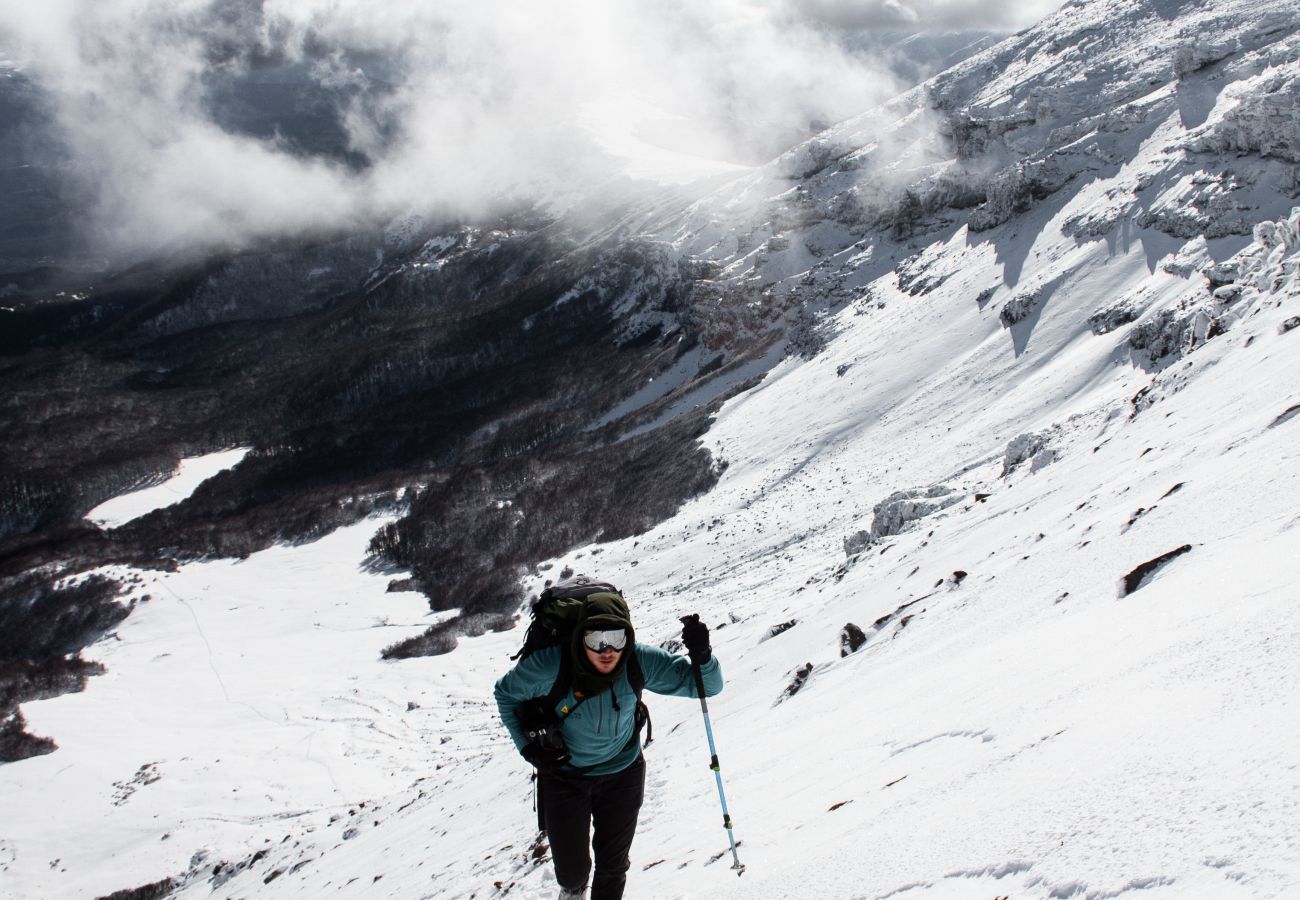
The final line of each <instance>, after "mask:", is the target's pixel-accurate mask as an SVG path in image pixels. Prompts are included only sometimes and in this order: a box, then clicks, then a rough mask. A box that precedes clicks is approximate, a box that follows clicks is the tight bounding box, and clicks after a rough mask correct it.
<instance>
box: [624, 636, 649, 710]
mask: <svg viewBox="0 0 1300 900" xmlns="http://www.w3.org/2000/svg"><path fill="white" fill-rule="evenodd" d="M627 682H628V684H630V685H631V686H632V690H633V692H635V694H636V699H637V702H638V703H639V702H641V693H642V692H643V691H644V690H645V673H644V672H642V671H641V657H640V656H638V655H637V652H636V643H635V642H633V644H632V658H631V659H629V660H628V661H627Z"/></svg>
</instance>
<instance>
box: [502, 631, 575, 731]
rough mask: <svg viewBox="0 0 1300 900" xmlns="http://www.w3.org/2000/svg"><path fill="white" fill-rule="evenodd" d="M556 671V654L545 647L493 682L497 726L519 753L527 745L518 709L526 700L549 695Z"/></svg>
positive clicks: (557, 664) (558, 660)
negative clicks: (506, 733)
mask: <svg viewBox="0 0 1300 900" xmlns="http://www.w3.org/2000/svg"><path fill="white" fill-rule="evenodd" d="M559 670H560V657H559V651H558V650H556V649H551V648H548V649H546V650H540V651H538V652H537V653H534V654H533V655H532V656H530V657H528V658H527V659H524V660H521V661H520V662H519V665H517V666H515V667H514V668H513V669H511V670H510V671H509V672H507V673H506V674H504V675H502V676H501V677H500V678H499V679H497V683H496V687H495V688H494V689H493V691H492V693H493V696H495V697H496V701H497V710H498V711H499V712H500V714H501V723H502V724H503V725H505V726H506V731H508V732H510V739H511V740H513V741H514V742H515V748H516V749H517V750H523V749H524V746H525V745H526V744H527V743H528V738H526V737H525V736H524V728H523V725H522V724H520V722H519V707H520V706H522V705H523V703H524V701H526V700H531V699H532V698H534V697H541V696H544V695H545V694H547V693H549V692H550V690H551V685H553V684H554V683H555V676H556V675H558V674H559Z"/></svg>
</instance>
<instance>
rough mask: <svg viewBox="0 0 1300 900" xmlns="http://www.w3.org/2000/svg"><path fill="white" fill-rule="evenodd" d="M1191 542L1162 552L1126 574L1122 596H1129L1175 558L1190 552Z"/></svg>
mask: <svg viewBox="0 0 1300 900" xmlns="http://www.w3.org/2000/svg"><path fill="white" fill-rule="evenodd" d="M1191 549H1192V545H1191V544H1183V546H1181V547H1179V548H1178V549H1177V550H1170V551H1169V552H1168V553H1162V554H1161V555H1159V556H1157V557H1156V558H1155V559H1149V560H1147V561H1146V562H1144V563H1143V564H1142V565H1140V566H1138V567H1137V568H1136V569H1134V570H1133V571H1131V572H1129V573H1128V574H1127V575H1125V576H1124V586H1123V589H1122V590H1121V592H1120V596H1121V597H1127V596H1128V595H1129V594H1131V593H1133V592H1134V591H1136V590H1138V589H1139V588H1141V587H1142V586H1143V585H1145V584H1146V583H1147V582H1148V581H1149V580H1150V579H1151V576H1153V575H1154V574H1155V573H1156V572H1158V571H1159V570H1160V569H1162V568H1164V567H1165V566H1166V565H1168V564H1169V563H1170V562H1172V561H1173V560H1175V559H1177V558H1178V557H1180V556H1182V555H1183V554H1184V553H1190V552H1191Z"/></svg>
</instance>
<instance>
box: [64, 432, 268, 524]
mask: <svg viewBox="0 0 1300 900" xmlns="http://www.w3.org/2000/svg"><path fill="white" fill-rule="evenodd" d="M249 449H250V448H248V447H241V448H238V449H235V450H222V451H220V452H218V453H207V454H204V455H203V456H189V457H186V458H185V459H182V460H181V461H180V463H179V465H178V466H177V468H176V471H175V474H173V475H172V476H171V477H170V478H168V479H167V480H166V481H164V482H162V483H161V484H155V485H153V486H152V487H147V488H143V489H142V490H138V491H132V492H131V493H129V494H121V495H119V496H117V497H114V498H113V499H112V500H106V501H104V502H103V503H101V504H99V506H96V507H95V508H94V509H92V510H91V511H90V512H88V513H86V518H87V519H89V520H90V521H92V522H94V523H95V524H97V525H101V526H103V527H106V528H116V527H118V526H119V525H124V524H126V523H127V522H130V521H131V520H132V519H138V518H140V516H143V515H144V514H145V513H151V512H153V511H154V510H155V509H162V508H163V507H166V506H171V505H172V504H174V503H180V502H181V501H182V500H184V499H185V498H186V497H188V496H190V495H191V494H193V493H194V491H195V490H196V489H197V488H198V486H199V485H200V484H202V483H203V482H205V481H207V480H208V479H209V478H211V477H212V476H214V475H216V474H218V473H220V472H224V471H225V470H227V469H233V468H234V467H235V466H237V465H239V462H240V460H242V459H243V458H244V457H245V456H247V455H248V451H249Z"/></svg>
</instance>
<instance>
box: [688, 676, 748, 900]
mask: <svg viewBox="0 0 1300 900" xmlns="http://www.w3.org/2000/svg"><path fill="white" fill-rule="evenodd" d="M691 669H692V670H693V671H694V672H695V687H696V689H697V690H698V692H699V695H700V709H702V710H703V711H704V733H705V734H707V735H708V736H709V753H710V754H712V757H713V758H712V761H711V762H710V763H709V768H710V769H712V770H713V777H714V778H716V779H717V781H718V799H719V800H721V801H722V827H723V828H726V829H727V840H728V841H730V842H731V858H732V860H733V863H732V866H731V868H733V869H735V870H736V875H737V877H739V876H741V875H744V874H745V867H744V866H743V865H742V864H741V862H740V857H739V856H737V855H736V836H735V835H734V834H733V833H732V830H731V813H729V812H727V794H726V792H725V791H723V790H722V767H721V766H719V765H718V748H717V747H715V746H714V744H713V726H712V725H711V724H709V704H708V702H707V701H706V700H705V699H704V674H703V673H702V672H700V664H699V663H697V662H695V660H691Z"/></svg>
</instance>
